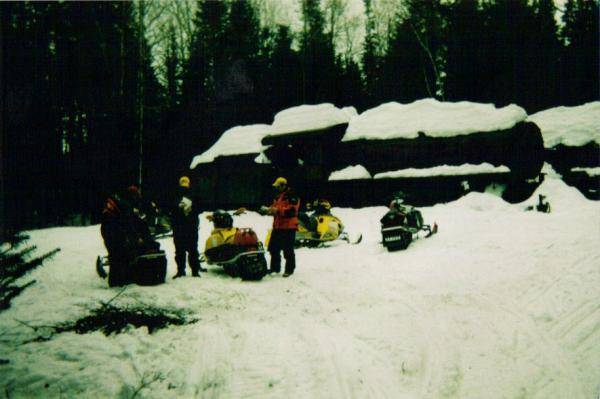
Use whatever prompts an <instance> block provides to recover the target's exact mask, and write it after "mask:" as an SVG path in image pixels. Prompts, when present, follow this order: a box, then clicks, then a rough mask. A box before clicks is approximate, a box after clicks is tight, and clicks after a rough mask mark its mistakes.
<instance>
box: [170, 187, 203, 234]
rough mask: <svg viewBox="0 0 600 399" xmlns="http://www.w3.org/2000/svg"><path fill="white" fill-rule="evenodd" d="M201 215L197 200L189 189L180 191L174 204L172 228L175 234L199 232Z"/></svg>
mask: <svg viewBox="0 0 600 399" xmlns="http://www.w3.org/2000/svg"><path fill="white" fill-rule="evenodd" d="M199 213H200V211H199V207H198V205H197V200H196V199H195V198H193V197H192V193H191V192H190V190H189V189H180V190H179V191H178V192H177V196H176V198H175V200H174V201H173V204H172V209H171V217H172V220H171V227H172V228H173V234H175V235H177V234H190V233H192V232H197V231H198V214H199Z"/></svg>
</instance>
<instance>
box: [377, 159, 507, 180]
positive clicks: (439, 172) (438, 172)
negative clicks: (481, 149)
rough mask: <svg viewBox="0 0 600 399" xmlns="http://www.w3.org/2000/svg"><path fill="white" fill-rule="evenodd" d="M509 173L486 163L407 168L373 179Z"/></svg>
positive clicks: (504, 169)
mask: <svg viewBox="0 0 600 399" xmlns="http://www.w3.org/2000/svg"><path fill="white" fill-rule="evenodd" d="M505 172H510V169H509V168H508V167H506V166H504V165H503V166H494V165H492V164H489V163H487V162H484V163H482V164H479V165H473V164H470V163H466V164H463V165H460V166H454V165H440V166H434V167H433V168H418V169H417V168H408V169H400V170H396V171H391V172H382V173H377V174H376V175H375V176H374V177H373V178H375V179H388V178H397V177H428V176H461V175H474V174H482V173H505Z"/></svg>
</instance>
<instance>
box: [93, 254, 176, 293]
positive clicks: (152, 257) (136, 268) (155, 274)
mask: <svg viewBox="0 0 600 399" xmlns="http://www.w3.org/2000/svg"><path fill="white" fill-rule="evenodd" d="M106 269H109V271H108V272H107V271H106ZM126 271H127V274H128V275H129V277H130V279H129V282H131V283H134V284H138V285H158V284H162V283H164V282H165V277H166V275H167V257H166V255H165V251H162V250H160V249H155V250H150V251H148V252H146V253H142V254H139V255H137V256H135V257H134V258H133V260H132V261H131V262H130V263H129V266H128V268H127V270H126ZM96 272H97V273H98V276H100V278H103V279H104V278H107V277H108V278H109V284H110V280H111V278H110V275H109V273H110V272H111V270H110V257H109V256H98V257H97V258H96Z"/></svg>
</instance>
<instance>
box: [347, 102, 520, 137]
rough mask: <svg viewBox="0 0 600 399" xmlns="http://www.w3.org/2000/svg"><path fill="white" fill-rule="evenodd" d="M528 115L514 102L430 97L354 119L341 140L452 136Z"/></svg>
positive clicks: (485, 129)
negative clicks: (500, 104)
mask: <svg viewBox="0 0 600 399" xmlns="http://www.w3.org/2000/svg"><path fill="white" fill-rule="evenodd" d="M526 117H527V113H526V112H525V110H524V109H523V108H521V107H519V106H517V105H514V104H511V105H508V106H506V107H503V108H496V107H495V106H494V105H493V104H478V103H472V102H467V101H462V102H456V103H451V102H440V101H437V100H434V99H431V98H428V99H423V100H418V101H415V102H413V103H410V104H400V103H397V102H391V103H386V104H382V105H380V106H378V107H375V108H372V109H370V110H367V111H365V112H363V113H362V114H360V115H358V116H357V117H355V118H352V119H351V120H350V124H349V125H348V129H347V130H346V135H345V136H344V138H343V139H342V141H351V140H359V139H367V140H386V139H396V138H415V137H417V136H418V134H419V132H423V133H425V134H426V135H428V136H431V137H452V136H458V135H465V134H469V133H475V132H489V131H494V130H502V129H509V128H511V127H513V126H514V125H515V124H516V123H518V122H521V121H523V120H525V118H526Z"/></svg>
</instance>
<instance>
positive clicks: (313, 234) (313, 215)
mask: <svg viewBox="0 0 600 399" xmlns="http://www.w3.org/2000/svg"><path fill="white" fill-rule="evenodd" d="M330 209H331V204H330V203H329V201H327V200H318V201H314V202H313V204H312V205H310V204H309V205H308V206H307V210H308V212H300V213H299V215H298V230H297V231H296V238H295V245H296V247H309V248H316V247H319V246H323V245H324V244H326V243H329V242H332V241H336V240H341V241H345V242H347V243H349V244H358V243H359V242H361V241H362V234H360V235H359V236H358V237H357V238H356V239H355V240H354V241H352V240H351V239H350V236H349V235H348V233H347V232H346V231H345V230H344V224H343V223H342V221H341V220H340V219H339V218H338V217H337V216H334V215H332V214H331V211H330ZM270 238H271V230H269V232H268V234H267V239H266V240H265V242H266V244H267V246H268V245H269V240H270Z"/></svg>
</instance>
